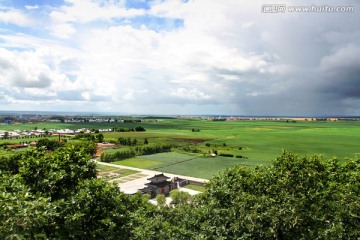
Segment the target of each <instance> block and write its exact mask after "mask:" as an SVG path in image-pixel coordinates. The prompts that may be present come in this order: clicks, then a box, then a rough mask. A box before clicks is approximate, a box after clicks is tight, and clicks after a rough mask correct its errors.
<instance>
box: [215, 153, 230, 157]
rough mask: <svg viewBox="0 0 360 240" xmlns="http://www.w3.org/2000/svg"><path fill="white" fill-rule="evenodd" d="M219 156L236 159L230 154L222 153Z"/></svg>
mask: <svg viewBox="0 0 360 240" xmlns="http://www.w3.org/2000/svg"><path fill="white" fill-rule="evenodd" d="M219 156H222V157H234V155H233V154H229V153H220V154H219Z"/></svg>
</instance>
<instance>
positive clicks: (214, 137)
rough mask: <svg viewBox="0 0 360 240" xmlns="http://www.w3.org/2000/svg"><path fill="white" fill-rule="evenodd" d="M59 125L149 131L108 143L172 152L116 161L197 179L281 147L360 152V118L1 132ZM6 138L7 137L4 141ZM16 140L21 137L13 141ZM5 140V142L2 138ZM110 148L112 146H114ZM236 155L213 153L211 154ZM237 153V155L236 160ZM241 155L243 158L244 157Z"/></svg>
mask: <svg viewBox="0 0 360 240" xmlns="http://www.w3.org/2000/svg"><path fill="white" fill-rule="evenodd" d="M35 126H36V127H37V128H39V129H43V128H46V129H51V128H55V129H59V128H69V129H78V128H95V129H104V128H113V127H117V128H134V127H136V126H142V127H144V128H145V129H146V131H145V132H104V133H103V135H104V137H105V139H104V141H117V139H118V138H131V139H134V138H136V139H137V141H138V144H140V145H142V144H143V142H144V140H145V139H147V140H148V142H149V143H155V144H156V143H167V144H172V145H173V146H175V147H174V148H173V152H172V153H163V154H155V155H148V156H139V157H137V158H133V159H127V160H123V161H120V162H117V164H122V165H126V166H133V167H140V168H147V169H154V170H158V171H163V172H172V173H177V174H182V175H189V176H194V177H202V178H210V177H211V176H212V175H213V174H215V173H217V172H218V171H220V170H221V169H224V168H226V167H229V166H233V165H235V164H243V165H248V166H255V165H259V164H261V165H267V164H271V162H272V161H273V160H274V159H276V158H277V157H278V156H279V155H281V154H282V151H283V150H286V151H291V152H296V153H298V154H299V155H307V156H311V155H314V154H317V155H323V156H324V158H332V157H336V158H338V159H340V160H342V159H344V158H347V157H349V158H354V157H355V155H356V154H357V153H360V149H359V148H360V121H335V122H329V121H309V122H306V121H297V122H291V121H289V122H286V121H285V120H283V121H254V120H252V121H251V120H246V121H245V120H244V121H210V120H200V119H160V120H157V121H154V120H151V121H144V122H141V123H53V124H52V123H37V124H23V125H16V126H12V125H2V126H0V130H14V129H33V128H34V127H35ZM3 141H4V140H3ZM12 141H18V140H12ZM0 142H1V141H0ZM110 151H112V150H110ZM213 152H217V153H218V155H221V154H232V155H234V157H221V156H217V157H214V158H211V157H209V154H210V153H213ZM235 156H238V158H235ZM240 156H241V157H240Z"/></svg>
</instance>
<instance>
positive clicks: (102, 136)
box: [96, 133, 104, 142]
mask: <svg viewBox="0 0 360 240" xmlns="http://www.w3.org/2000/svg"><path fill="white" fill-rule="evenodd" d="M96 140H97V142H103V140H104V135H103V134H102V133H100V134H97V135H96Z"/></svg>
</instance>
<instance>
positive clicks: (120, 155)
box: [100, 144, 171, 162]
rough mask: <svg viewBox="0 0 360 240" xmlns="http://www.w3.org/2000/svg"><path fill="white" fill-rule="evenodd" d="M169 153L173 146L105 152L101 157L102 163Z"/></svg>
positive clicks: (163, 145)
mask: <svg viewBox="0 0 360 240" xmlns="http://www.w3.org/2000/svg"><path fill="white" fill-rule="evenodd" d="M169 151H171V145H167V144H154V145H145V146H136V147H134V148H126V149H119V150H117V151H115V152H113V153H107V152H103V153H102V154H101V156H100V161H102V162H115V161H119V160H123V159H128V158H133V157H135V156H141V155H148V154H154V153H161V152H169Z"/></svg>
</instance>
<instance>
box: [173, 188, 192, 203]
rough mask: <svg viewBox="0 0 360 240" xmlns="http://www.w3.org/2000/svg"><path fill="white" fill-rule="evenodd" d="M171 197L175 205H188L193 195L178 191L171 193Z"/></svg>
mask: <svg viewBox="0 0 360 240" xmlns="http://www.w3.org/2000/svg"><path fill="white" fill-rule="evenodd" d="M170 197H171V199H172V201H171V203H173V204H186V203H188V202H189V201H190V199H191V195H190V194H189V193H188V192H184V191H179V190H177V189H175V190H172V191H171V192H170Z"/></svg>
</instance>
